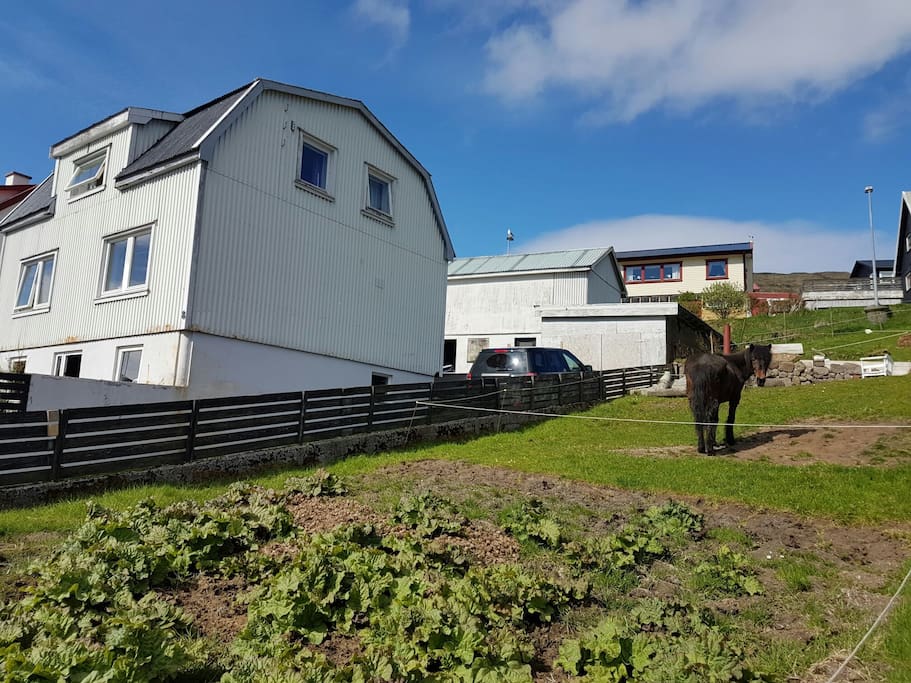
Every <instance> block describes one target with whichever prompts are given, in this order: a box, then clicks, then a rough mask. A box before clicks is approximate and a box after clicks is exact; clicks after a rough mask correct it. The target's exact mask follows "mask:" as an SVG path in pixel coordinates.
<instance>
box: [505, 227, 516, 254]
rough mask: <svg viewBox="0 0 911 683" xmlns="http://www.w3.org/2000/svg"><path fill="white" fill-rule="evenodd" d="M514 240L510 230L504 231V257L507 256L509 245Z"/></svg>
mask: <svg viewBox="0 0 911 683" xmlns="http://www.w3.org/2000/svg"><path fill="white" fill-rule="evenodd" d="M514 239H515V236H514V235H513V234H512V230H507V231H506V255H507V256H508V255H509V243H510V242H512V241H513V240H514Z"/></svg>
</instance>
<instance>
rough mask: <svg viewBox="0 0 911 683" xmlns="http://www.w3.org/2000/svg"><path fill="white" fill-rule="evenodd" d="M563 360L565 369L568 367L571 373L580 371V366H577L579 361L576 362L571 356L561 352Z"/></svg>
mask: <svg viewBox="0 0 911 683" xmlns="http://www.w3.org/2000/svg"><path fill="white" fill-rule="evenodd" d="M563 360H565V361H566V365H567V367H568V368H569V369H570V370H571V371H572V372H580V371H581V370H582V366H581V365H580V364H579V361H577V360H576V359H575V358H574V357H573V356H571V355H570V354H568V353H566V351H564V352H563Z"/></svg>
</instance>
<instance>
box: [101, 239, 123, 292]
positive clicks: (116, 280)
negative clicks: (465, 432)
mask: <svg viewBox="0 0 911 683" xmlns="http://www.w3.org/2000/svg"><path fill="white" fill-rule="evenodd" d="M126 256H127V241H126V240H120V241H119V242H111V243H110V244H109V245H108V272H107V273H105V276H104V289H105V291H106V292H110V291H111V290H113V289H120V288H121V287H123V264H124V261H125V259H126Z"/></svg>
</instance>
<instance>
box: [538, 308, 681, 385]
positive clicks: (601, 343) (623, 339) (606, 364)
mask: <svg viewBox="0 0 911 683" xmlns="http://www.w3.org/2000/svg"><path fill="white" fill-rule="evenodd" d="M676 312H677V304H607V305H602V306H579V307H575V308H565V309H556V308H546V309H542V310H541V322H542V325H541V345H542V346H559V347H562V348H565V349H569V350H570V351H572V352H573V353H574V354H576V356H578V357H579V358H580V359H581V360H582V361H583V362H585V363H588V364H590V365H591V366H592V368H593V369H595V370H612V369H615V368H628V367H634V366H639V365H661V364H664V363H666V362H668V361H669V360H670V359H669V358H668V351H667V349H668V324H669V323H668V320H669V319H671V318H672V317H673V316H674V315H676Z"/></svg>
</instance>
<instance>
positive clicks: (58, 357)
mask: <svg viewBox="0 0 911 683" xmlns="http://www.w3.org/2000/svg"><path fill="white" fill-rule="evenodd" d="M70 356H80V357H81V356H82V350H81V349H80V350H79V351H61V352H59V353H55V354H54V364H53V365H52V366H51V374H52V375H54V376H55V377H70V375H65V374H63V373H64V371H65V370H66V359H67V358H69V357H70ZM76 376H77V377H81V376H82V361H81V360H80V361H79V374H78V375H76Z"/></svg>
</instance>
